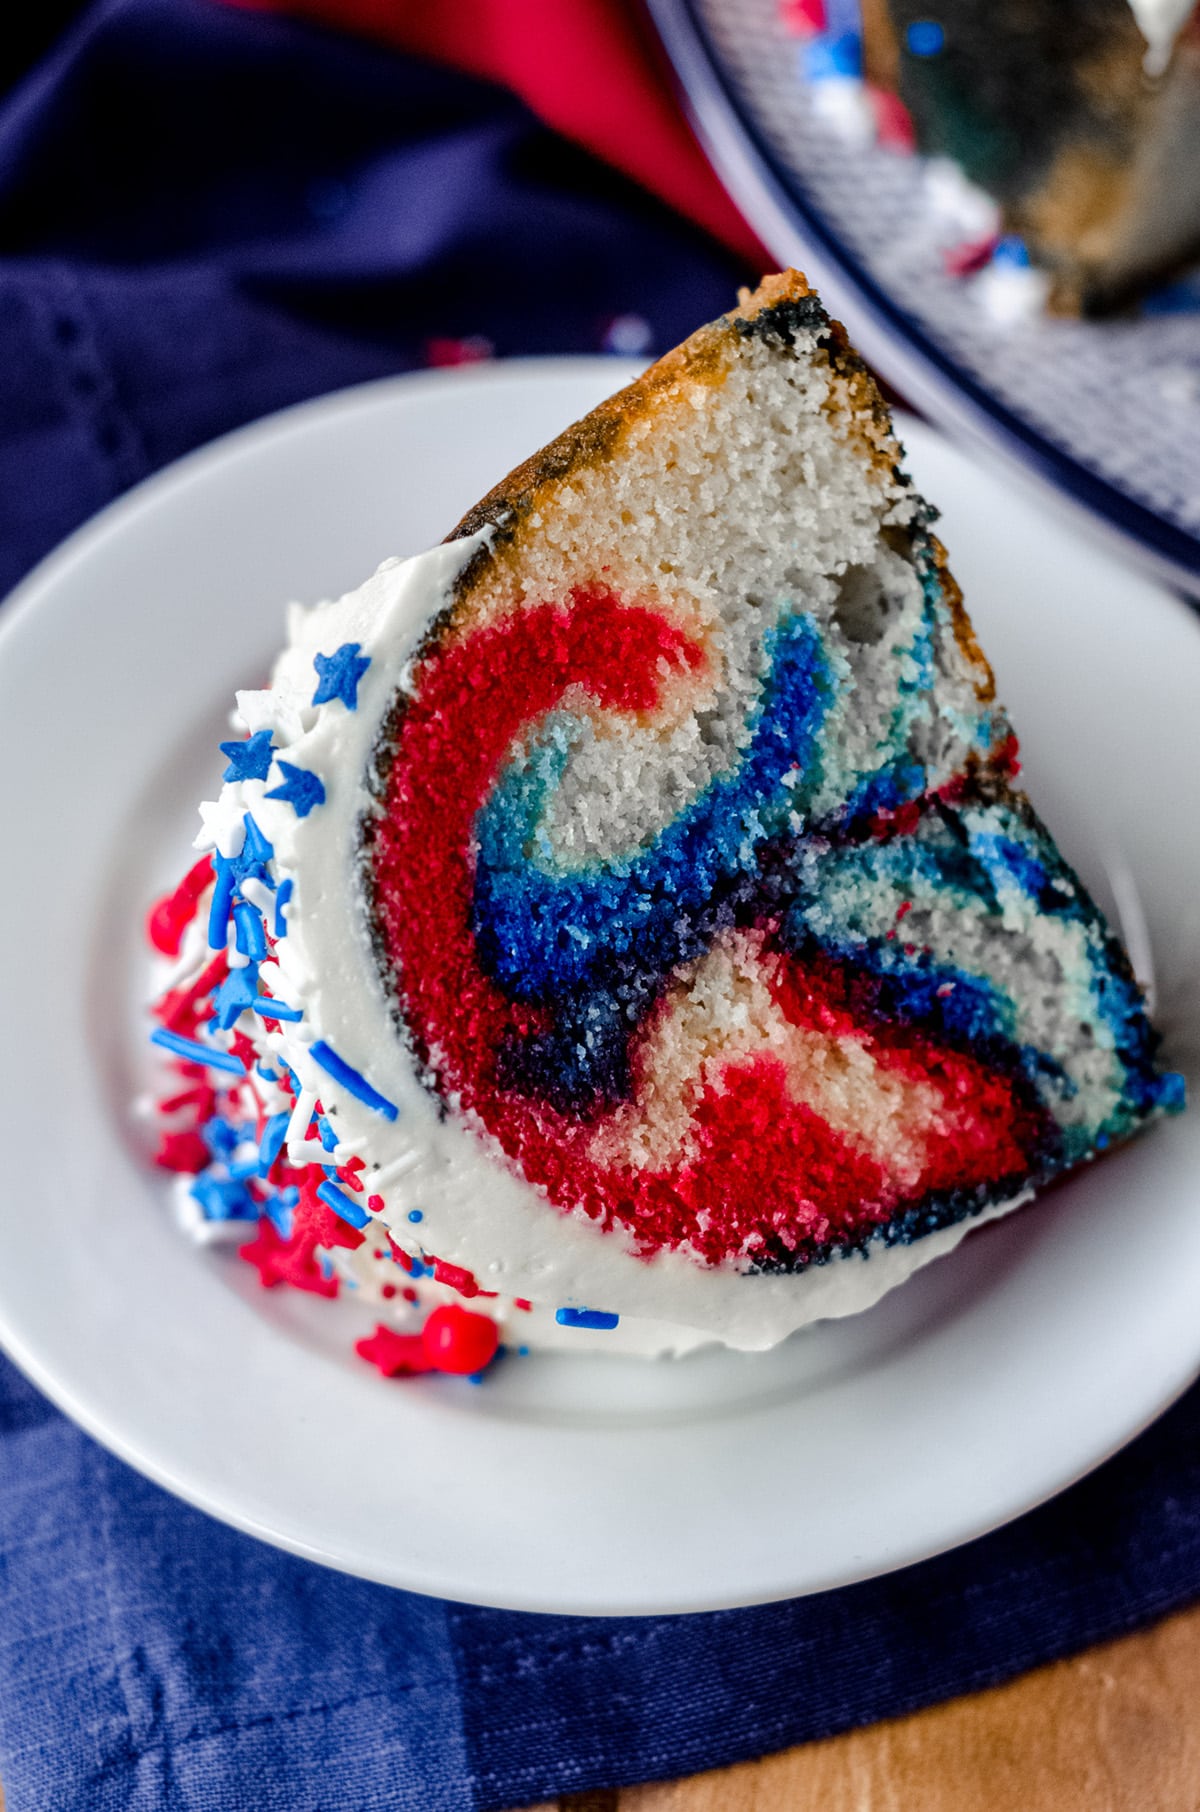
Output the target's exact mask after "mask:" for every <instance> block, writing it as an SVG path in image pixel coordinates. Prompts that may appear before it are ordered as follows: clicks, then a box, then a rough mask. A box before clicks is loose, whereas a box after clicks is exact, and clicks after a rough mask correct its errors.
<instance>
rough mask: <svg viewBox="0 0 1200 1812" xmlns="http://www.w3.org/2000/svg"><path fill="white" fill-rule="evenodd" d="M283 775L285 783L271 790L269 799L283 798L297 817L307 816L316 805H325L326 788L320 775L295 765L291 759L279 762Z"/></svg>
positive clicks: (268, 795)
mask: <svg viewBox="0 0 1200 1812" xmlns="http://www.w3.org/2000/svg"><path fill="white" fill-rule="evenodd" d="M279 768H280V772H281V773H282V775H283V785H282V786H277V787H275V788H273V789H272V791H271V792H269V793H268V794H267V795H266V797H267V798H268V799H282V800H283V802H284V804H285V805H290V806H291V807H292V808H293V810H294V811H295V813H296V816H297V818H307V817H308V814H309V813H310V812H311V811H312V809H313V806H314V805H324V803H325V788H324V787H323V786H322V784H321V781H320V779H319V777H318V776H317V775H316V774H313V773H310V772H309V770H308V769H307V768H298V767H295V766H294V765H293V764H292V763H291V762H290V761H281V762H280V763H279Z"/></svg>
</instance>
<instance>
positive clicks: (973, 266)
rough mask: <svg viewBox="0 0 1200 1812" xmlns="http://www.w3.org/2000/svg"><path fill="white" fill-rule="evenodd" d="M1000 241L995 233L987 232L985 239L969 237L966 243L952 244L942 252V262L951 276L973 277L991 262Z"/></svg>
mask: <svg viewBox="0 0 1200 1812" xmlns="http://www.w3.org/2000/svg"><path fill="white" fill-rule="evenodd" d="M999 243H1000V241H999V239H998V238H997V236H996V234H995V233H989V234H988V235H987V237H986V239H971V240H969V241H968V242H967V244H966V245H952V246H951V247H950V248H949V249H948V250H947V251H945V252H943V253H942V262H943V264H944V265H945V267H946V270H947V272H948V273H949V275H950V276H951V277H973V276H974V275H975V272H976V271H981V270H982V269H983V267H984V265H985V264H990V263H991V258H992V253H993V252H994V251H995V249H996V247H997V245H999Z"/></svg>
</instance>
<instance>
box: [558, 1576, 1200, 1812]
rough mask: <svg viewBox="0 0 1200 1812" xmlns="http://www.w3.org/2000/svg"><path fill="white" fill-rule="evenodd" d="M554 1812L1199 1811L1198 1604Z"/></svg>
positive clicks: (568, 1799) (576, 1799)
mask: <svg viewBox="0 0 1200 1812" xmlns="http://www.w3.org/2000/svg"><path fill="white" fill-rule="evenodd" d="M537 1812H556V1807H555V1806H554V1805H553V1804H551V1805H547V1806H542V1807H539V1808H537ZM557 1812H1200V1607H1197V1608H1196V1609H1195V1610H1191V1611H1184V1612H1182V1613H1180V1614H1179V1615H1178V1616H1175V1617H1169V1618H1168V1619H1167V1620H1166V1621H1165V1622H1164V1623H1161V1624H1159V1625H1158V1626H1157V1627H1156V1628H1154V1629H1151V1630H1147V1631H1146V1632H1144V1633H1143V1634H1141V1635H1137V1636H1126V1637H1124V1638H1122V1640H1121V1641H1119V1642H1109V1643H1105V1644H1104V1645H1103V1646H1102V1647H1100V1648H1094V1649H1091V1650H1089V1651H1088V1652H1087V1653H1086V1654H1084V1655H1080V1656H1079V1657H1078V1658H1077V1659H1075V1660H1073V1661H1060V1662H1057V1663H1055V1664H1054V1665H1053V1666H1051V1667H1043V1668H1039V1669H1038V1670H1037V1672H1036V1673H1032V1674H1026V1675H1025V1676H1024V1677H1023V1678H1022V1679H1020V1680H1014V1681H1013V1682H1012V1683H1011V1684H1010V1685H1008V1686H998V1687H996V1688H994V1689H993V1690H992V1691H991V1692H982V1693H974V1694H972V1695H971V1696H970V1697H969V1698H965V1699H954V1700H952V1701H951V1702H950V1703H949V1704H947V1705H936V1706H934V1707H932V1708H931V1709H930V1710H928V1711H921V1712H917V1713H915V1714H914V1716H912V1717H909V1718H898V1719H896V1720H895V1721H893V1722H892V1723H888V1724H876V1725H873V1726H872V1727H871V1728H870V1729H869V1730H856V1731H852V1732H851V1733H850V1734H849V1735H847V1736H841V1737H834V1738H832V1739H831V1740H830V1741H829V1742H825V1743H811V1744H808V1745H807V1746H806V1747H804V1748H803V1749H790V1750H788V1751H786V1752H785V1753H784V1754H783V1755H775V1756H769V1757H768V1758H767V1759H766V1760H765V1761H762V1762H747V1763H745V1764H743V1765H742V1766H741V1767H737V1768H724V1769H721V1770H720V1771H719V1772H717V1773H714V1774H697V1775H693V1776H692V1777H690V1778H689V1779H687V1780H682V1781H670V1782H665V1783H662V1784H660V1785H657V1786H646V1787H626V1788H624V1789H623V1790H622V1791H621V1792H619V1793H617V1792H599V1793H574V1794H567V1795H565V1796H564V1797H563V1798H562V1799H560V1800H559V1801H558V1802H557Z"/></svg>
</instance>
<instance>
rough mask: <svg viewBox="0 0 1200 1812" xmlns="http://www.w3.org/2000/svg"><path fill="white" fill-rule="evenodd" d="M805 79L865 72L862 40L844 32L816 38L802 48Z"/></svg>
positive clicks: (815, 79)
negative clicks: (863, 68) (863, 70)
mask: <svg viewBox="0 0 1200 1812" xmlns="http://www.w3.org/2000/svg"><path fill="white" fill-rule="evenodd" d="M801 63H802V66H803V70H804V75H805V77H806V79H807V80H808V81H810V82H826V81H829V80H831V79H833V78H835V77H838V76H841V77H846V76H850V77H857V76H861V75H862V39H861V38H860V37H859V36H858V34H857V32H852V31H845V32H842V33H841V34H840V35H839V36H838V37H836V38H834V37H823V38H813V39H812V40H811V42H809V43H808V44H806V45H805V46H804V48H803V50H802V51H801Z"/></svg>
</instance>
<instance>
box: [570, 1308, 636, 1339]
mask: <svg viewBox="0 0 1200 1812" xmlns="http://www.w3.org/2000/svg"><path fill="white" fill-rule="evenodd" d="M554 1319H555V1321H557V1323H558V1325H559V1327H560V1328H593V1329H595V1331H596V1332H597V1333H601V1334H607V1333H610V1332H611V1331H612V1329H613V1328H615V1327H616V1325H617V1323H618V1322H619V1321H620V1319H621V1317H620V1316H619V1315H610V1314H609V1313H608V1312H607V1310H605V1309H556V1310H555V1311H554Z"/></svg>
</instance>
